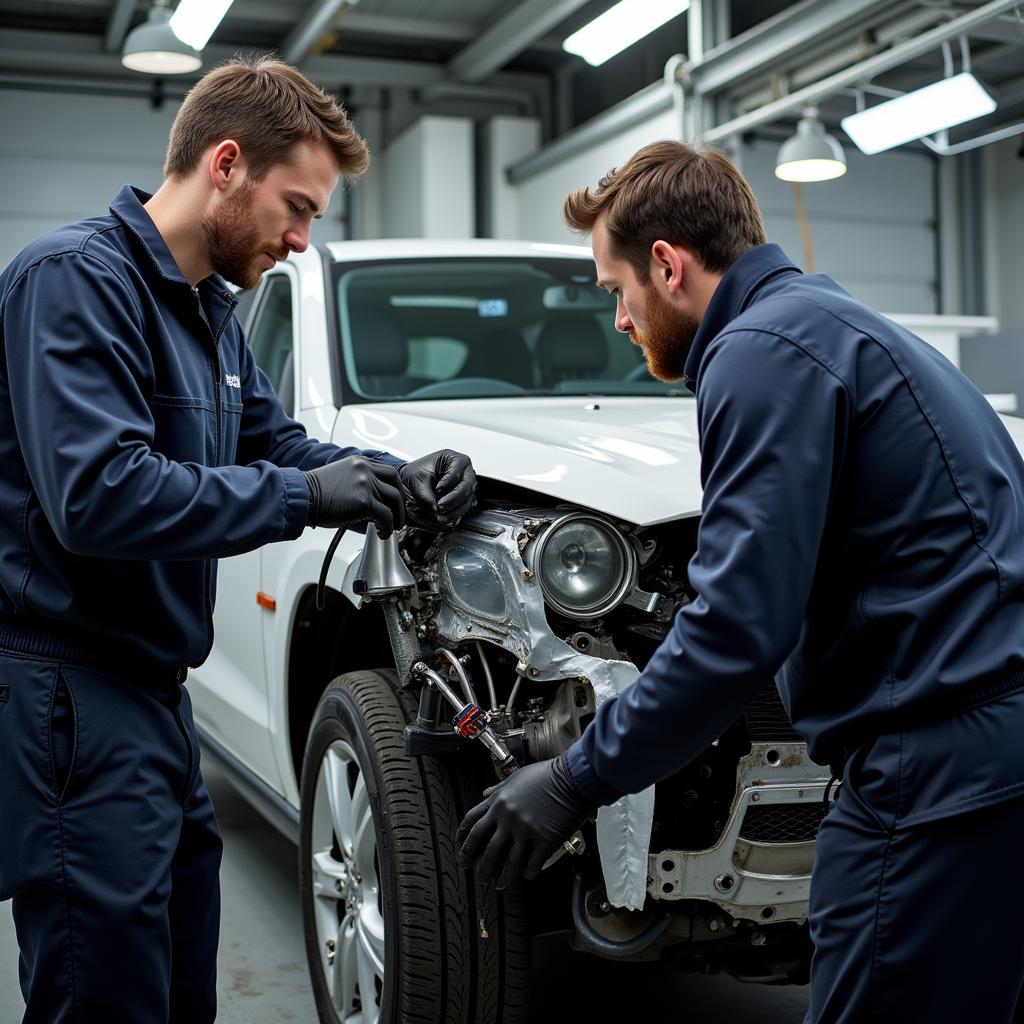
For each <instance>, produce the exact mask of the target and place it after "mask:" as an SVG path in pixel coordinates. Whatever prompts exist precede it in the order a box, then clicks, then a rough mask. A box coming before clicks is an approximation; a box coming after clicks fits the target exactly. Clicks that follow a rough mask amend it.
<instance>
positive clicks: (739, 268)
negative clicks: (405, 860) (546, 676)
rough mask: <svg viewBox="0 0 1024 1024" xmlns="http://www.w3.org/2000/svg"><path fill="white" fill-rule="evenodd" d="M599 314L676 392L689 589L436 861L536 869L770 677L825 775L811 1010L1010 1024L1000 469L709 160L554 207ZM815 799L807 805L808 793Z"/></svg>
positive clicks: (1005, 458)
mask: <svg viewBox="0 0 1024 1024" xmlns="http://www.w3.org/2000/svg"><path fill="white" fill-rule="evenodd" d="M563 212H564V215H565V219H566V221H567V223H568V224H569V225H570V227H572V228H574V229H576V230H577V231H580V232H587V233H589V234H590V235H591V242H592V247H593V252H594V261H595V264H596V267H597V278H598V283H599V284H600V285H602V286H603V287H605V288H606V289H607V290H608V291H609V292H611V293H612V294H613V295H615V296H616V299H617V304H616V311H615V326H616V327H617V329H618V330H620V331H622V332H623V333H627V334H628V335H629V337H630V340H631V341H632V342H633V343H634V344H637V345H639V346H641V348H642V349H643V351H644V354H645V356H646V358H647V364H648V367H649V369H650V372H651V374H652V375H653V376H655V377H657V378H658V379H660V380H666V381H671V380H679V379H683V380H685V382H686V385H687V387H688V388H689V389H690V390H691V391H693V392H694V394H695V396H696V404H697V424H698V435H699V441H700V447H701V481H702V485H703V489H704V493H703V501H702V510H701V523H700V530H699V535H698V544H697V552H696V554H695V555H694V557H693V558H692V559H691V561H690V563H689V580H690V584H691V586H692V587H693V589H694V590H695V591H696V593H697V598H696V600H694V601H692V602H691V603H689V604H686V605H683V606H681V607H680V608H679V610H678V612H677V614H676V617H675V621H674V623H673V627H672V629H671V631H670V632H669V634H668V636H667V637H666V639H665V640H664V642H663V643H662V644H661V646H660V647H659V648H658V650H657V651H656V652H655V654H654V655H653V656H652V658H651V660H650V661H649V662H648V664H647V665H646V667H645V668H644V669H643V671H642V672H641V674H640V676H639V678H638V679H637V680H636V682H635V683H634V684H633V685H632V686H630V687H629V688H628V689H626V690H625V691H624V692H623V693H622V694H620V695H619V696H618V697H613V698H611V699H609V700H608V701H606V702H605V703H604V704H602V705H601V707H600V708H599V710H598V712H597V714H596V715H595V717H594V719H593V721H592V722H591V723H590V724H589V725H588V726H587V728H586V730H585V732H584V734H583V736H582V737H581V738H580V739H579V740H578V741H577V742H576V743H574V744H573V745H572V746H571V747H570V748H569V749H568V751H566V753H565V754H563V755H561V756H560V757H557V758H554V759H552V760H550V761H544V762H539V763H535V764H530V765H527V766H526V767H525V768H523V769H521V770H520V771H519V772H516V773H515V774H514V775H512V776H511V777H510V778H509V779H507V780H505V781H504V782H502V783H501V784H500V785H498V786H496V787H494V788H493V789H492V790H490V791H488V793H489V795H488V796H487V798H486V799H485V800H484V801H483V802H482V803H480V804H478V805H477V806H476V807H475V808H473V809H472V810H471V811H470V812H469V813H468V814H467V816H466V819H465V821H464V822H463V824H462V826H461V828H460V842H461V843H462V848H461V853H460V856H461V858H462V860H463V861H464V862H465V863H471V862H474V861H478V862H479V866H478V871H479V873H480V874H482V875H483V876H485V877H488V876H491V875H494V876H496V877H497V881H498V885H499V886H505V885H509V884H511V883H512V882H514V881H516V880H517V879H518V878H519V877H520V876H521V875H522V876H525V877H526V878H533V877H535V876H536V874H537V873H538V872H539V870H540V868H541V866H542V865H543V864H544V863H545V861H546V860H547V859H548V858H549V857H550V856H551V855H552V854H553V853H554V852H555V851H556V850H557V849H558V847H559V845H560V844H561V843H562V842H563V841H564V840H566V839H567V838H568V837H569V836H570V835H572V833H573V832H574V831H575V830H576V829H577V828H579V827H580V826H581V824H582V823H583V822H584V821H585V819H587V818H588V817H589V816H591V815H592V814H593V813H594V810H595V808H596V807H598V806H600V805H602V804H610V803H613V802H614V801H615V800H617V799H618V798H619V797H620V796H622V795H623V794H626V793H638V792H640V791H642V790H644V789H646V788H647V787H649V786H652V785H653V784H655V783H657V782H659V781H661V780H662V779H666V778H668V777H669V776H672V775H674V774H675V773H676V772H678V771H680V770H682V769H683V768H685V766H686V765H687V764H689V763H690V762H691V761H692V760H693V759H694V758H695V757H696V756H697V755H698V754H700V753H701V752H702V751H704V750H706V749H707V747H708V746H709V745H710V744H711V743H712V742H713V741H714V740H715V738H716V737H718V736H721V735H722V734H723V733H724V732H725V730H726V729H728V728H729V726H730V725H731V724H732V723H734V722H735V721H736V720H737V719H738V718H739V716H740V715H741V714H742V713H743V711H744V709H745V707H746V706H747V704H748V703H749V702H750V701H751V700H752V699H753V698H754V697H755V696H756V695H757V693H758V691H759V690H760V689H761V688H762V687H763V686H765V685H772V682H771V681H772V680H773V679H774V681H775V684H776V685H777V686H778V689H779V692H780V695H781V697H782V699H783V702H784V704H785V706H786V710H787V712H788V713H789V717H790V719H791V720H792V723H793V726H794V727H795V728H796V730H797V731H798V732H799V733H800V734H801V735H802V736H803V738H804V739H805V740H806V742H807V746H808V752H809V754H810V756H811V757H812V758H813V759H814V760H815V761H817V762H818V763H820V764H825V765H831V766H832V772H833V776H834V777H835V778H840V779H842V785H841V787H840V789H839V794H840V795H839V796H838V798H837V799H836V801H835V802H834V803H833V804H831V805H829V813H828V814H827V815H826V816H825V818H824V822H823V824H822V826H821V829H820V831H819V834H818V839H817V846H816V851H815V858H814V872H813V877H812V881H811V889H810V903H809V911H808V916H809V933H810V938H811V939H812V940H813V943H814V957H813V963H812V971H811V997H810V1010H809V1012H808V1015H807V1018H806V1022H807V1024H861V1022H863V1021H867V1020H869V1019H870V1020H871V1021H875V1022H879V1024H902V1022H904V1021H911V1020H913V1021H926V1020H928V1021H961V1020H978V1021H982V1020H983V1021H986V1022H992V1024H995V1022H1000V1024H1008V1022H1009V1021H1010V1018H1011V1016H1012V1015H1013V1012H1014V1005H1015V1003H1016V1001H1017V998H1018V994H1019V993H1020V991H1021V985H1022V982H1024V942H1022V941H1021V938H1020V935H1019V928H1018V924H1017V922H1018V920H1019V919H1020V917H1021V915H1022V914H1024V888H1022V887H1020V886H1009V887H1003V888H1002V889H1001V890H1000V899H999V912H998V914H992V912H991V906H992V903H991V871H992V868H993V866H994V865H995V864H998V863H1000V862H1001V860H1002V859H1003V857H1004V856H1005V851H1006V850H1007V849H1014V848H1015V847H1016V844H1017V842H1018V840H1019V837H1020V836H1021V835H1024V743H1021V742H1020V737H1021V736H1022V735H1024V554H1022V553H1024V463H1022V461H1021V457H1020V455H1019V453H1018V451H1017V448H1016V447H1015V445H1014V443H1013V441H1012V439H1011V438H1010V435H1009V434H1008V432H1007V430H1006V428H1005V427H1004V425H1003V424H1002V422H1001V421H1000V419H999V417H998V416H997V415H996V414H995V412H994V411H993V409H992V407H991V406H990V405H989V404H988V402H987V401H986V400H985V397H984V396H983V395H982V394H980V393H979V392H978V390H977V389H976V388H975V387H974V386H973V385H972V384H971V382H970V381H969V380H967V378H966V377H964V376H963V375H962V374H961V373H960V371H959V370H958V369H957V368H956V367H955V366H954V365H953V364H952V363H951V362H950V361H949V360H948V359H946V358H945V356H943V355H941V354H940V353H939V352H937V351H936V350H935V349H933V348H932V347H931V346H929V345H927V344H926V343H924V342H923V341H921V339H919V338H916V337H914V335H912V334H910V333H909V332H908V331H906V330H904V329H903V328H901V327H899V326H897V325H896V324H894V323H893V322H892V321H890V320H888V319H886V318H885V317H883V316H881V315H880V314H878V313H876V312H874V311H873V310H871V309H868V308H867V307H866V306H864V305H863V304H861V303H859V302H858V301H857V300H856V299H854V298H853V297H852V296H851V295H849V294H848V293H847V292H845V291H844V290H843V289H842V288H841V287H840V286H839V285H837V284H836V283H835V282H834V281H832V280H831V279H830V278H828V277H826V276H825V275H822V274H816V275H805V274H802V273H801V272H800V270H799V269H798V268H797V267H796V266H794V264H793V263H792V262H791V261H790V260H789V259H788V258H787V257H786V254H785V253H784V252H783V251H782V250H781V249H780V248H779V247H778V246H776V245H770V244H768V242H767V239H766V236H765V231H764V225H763V222H762V218H761V212H760V210H759V208H758V204H757V201H756V199H755V198H754V194H753V192H752V191H751V189H750V186H749V185H748V184H747V182H746V181H745V180H744V179H743V177H742V176H741V175H740V173H739V172H738V171H737V170H736V168H735V167H734V166H733V165H732V164H731V163H730V162H729V161H728V160H727V159H726V158H725V157H724V156H722V155H721V154H719V153H715V152H713V151H710V150H697V149H694V148H693V147H691V146H688V145H686V144H685V143H682V142H675V141H665V142H657V143H653V144H651V145H649V146H646V147H645V148H644V149H641V150H640V151H639V152H637V153H636V154H635V155H634V156H633V157H632V158H631V159H630V160H629V161H628V162H627V163H626V164H625V165H624V166H623V167H621V168H619V169H617V170H614V171H611V172H610V173H609V174H607V175H606V176H605V177H604V178H602V179H601V180H600V182H599V183H598V185H597V188H596V189H595V190H593V191H591V190H590V189H589V188H583V189H579V190H578V191H576V192H574V193H572V194H571V195H570V196H569V197H568V198H567V199H566V201H565V205H564V211H563ZM830 789H831V786H830V787H829V789H826V790H825V791H824V795H825V799H826V800H827V799H828V796H829V791H830Z"/></svg>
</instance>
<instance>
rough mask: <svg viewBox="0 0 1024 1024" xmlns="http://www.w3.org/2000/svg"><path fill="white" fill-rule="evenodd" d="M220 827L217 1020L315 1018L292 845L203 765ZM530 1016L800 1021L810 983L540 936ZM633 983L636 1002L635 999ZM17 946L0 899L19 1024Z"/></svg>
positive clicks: (7, 991) (251, 1023)
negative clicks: (658, 963)
mask: <svg viewBox="0 0 1024 1024" xmlns="http://www.w3.org/2000/svg"><path fill="white" fill-rule="evenodd" d="M204 770H205V772H206V776H207V782H208V784H209V787H210V790H211V792H212V793H213V798H214V802H215V803H216V806H217V816H218V818H219V819H220V823H221V828H222V830H223V832H224V866H223V869H222V871H221V883H222V889H223V920H222V925H221V944H220V955H219V957H218V969H219V978H220V984H219V990H220V1013H219V1016H218V1021H219V1022H221V1024H285V1022H289V1021H300V1022H303V1024H315V1022H316V1013H315V1011H314V1009H313V1000H312V997H311V996H310V993H309V984H308V981H307V977H306V960H305V953H304V951H303V948H302V926H301V920H300V914H299V907H298V897H297V892H296V867H295V849H294V847H292V846H291V844H290V843H288V842H287V841H286V840H285V839H283V838H282V837H281V836H280V835H279V834H278V833H277V832H276V831H274V829H273V828H271V827H270V826H269V825H268V824H266V822H265V821H264V820H263V819H262V818H261V817H260V816H259V815H258V814H256V812H255V811H252V810H251V809H250V808H249V807H248V805H247V804H245V803H244V802H243V801H242V799H241V798H240V797H239V796H238V795H237V794H236V793H235V792H234V790H232V789H231V787H230V785H229V784H228V783H227V781H226V780H225V779H224V777H223V776H222V775H220V774H218V773H217V772H216V771H215V770H214V769H212V768H206V769H204ZM535 960H536V967H535V969H534V976H533V990H534V1007H533V1011H532V1012H531V1014H530V1021H531V1024H556V1022H557V1024H564V1021H565V1020H567V1019H575V1020H586V1019H588V1018H589V1019H590V1020H593V1021H607V1020H614V1019H619V1020H636V1019H638V1015H639V1014H643V1016H644V1017H648V1016H649V1015H653V1014H662V1015H664V1016H665V1019H667V1020H673V1019H675V1020H682V1019H685V1020H686V1021H687V1024H711V1022H714V1024H733V1022H736V1024H740V1022H742V1024H749V1022H750V1021H751V1020H756V1021H757V1022H758V1024H800V1022H801V1021H802V1019H803V1014H804V1011H805V1010H806V1008H807V989H806V988H794V987H787V988H771V987H765V986H755V985H742V984H740V983H738V982H735V981H733V980H732V979H730V978H726V977H713V978H704V977H695V976H690V975H676V974H672V973H662V972H659V971H658V970H657V969H656V968H654V969H652V968H650V967H648V966H647V965H629V964H621V965H620V964H616V965H609V964H607V963H605V962H603V961H598V960H596V959H593V958H590V957H581V956H575V955H573V954H571V953H570V952H569V951H568V950H567V949H563V948H561V942H558V943H557V944H555V945H553V946H552V945H551V944H550V943H546V944H545V948H544V951H543V955H542V956H537V957H535ZM638 990H639V992H640V993H642V994H641V996H640V998H641V999H642V1001H643V1002H642V1006H638V1005H637V1001H636V998H637V997H636V996H635V995H634V994H633V993H635V992H637V991H638ZM23 1009H24V1003H23V1002H22V999H21V993H20V990H19V988H18V971H17V946H16V944H15V940H14V925H13V923H12V921H11V910H10V904H9V903H4V904H0V1024H18V1022H19V1021H20V1020H21V1015H22V1011H23Z"/></svg>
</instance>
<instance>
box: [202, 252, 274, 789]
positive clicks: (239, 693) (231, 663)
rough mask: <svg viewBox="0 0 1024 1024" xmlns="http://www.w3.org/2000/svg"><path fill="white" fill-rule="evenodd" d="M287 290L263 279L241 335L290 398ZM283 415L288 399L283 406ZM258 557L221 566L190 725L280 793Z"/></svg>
mask: <svg viewBox="0 0 1024 1024" xmlns="http://www.w3.org/2000/svg"><path fill="white" fill-rule="evenodd" d="M293 307H294V285H293V281H292V277H291V275H290V274H289V273H288V272H287V271H285V270H283V269H282V270H281V271H279V272H275V273H272V274H267V275H266V276H265V278H264V281H263V284H262V285H261V286H260V288H259V290H258V292H257V294H256V298H255V302H254V304H253V311H252V316H251V318H250V320H251V322H250V324H249V330H248V332H247V336H248V342H249V345H250V346H251V348H252V351H253V356H254V358H255V360H256V363H257V365H259V366H260V368H261V369H262V370H263V371H264V372H265V373H266V374H267V376H268V377H269V378H270V381H271V383H272V384H273V385H274V386H275V388H277V389H278V391H279V394H280V393H282V391H283V392H285V394H286V395H287V394H288V393H289V392H290V388H291V385H290V379H291V378H290V366H291V358H292V357H291V353H292V345H293V332H294V328H293V324H294V309H293ZM284 404H285V407H286V408H287V407H288V406H289V405H290V404H291V399H290V398H287V399H286V400H285V402H284ZM261 560H262V551H261V550H256V551H250V552H247V553H246V554H243V555H236V556H234V557H233V558H224V559H221V561H220V566H219V570H218V579H217V604H216V609H215V612H214V636H215V642H214V647H213V651H212V652H211V654H210V657H209V658H208V659H207V661H206V664H205V665H203V666H202V667H201V668H200V669H197V670H196V672H195V673H193V676H192V684H191V689H192V692H193V697H194V704H195V713H196V718H197V719H198V720H199V722H200V724H201V725H202V726H203V728H204V729H205V730H206V731H207V732H208V733H209V734H210V735H211V736H212V737H213V738H214V739H215V740H217V741H218V742H219V743H220V744H221V745H222V746H223V747H225V748H226V750H227V751H228V753H230V754H231V755H232V756H233V757H234V758H235V759H236V760H237V761H239V762H241V763H242V764H243V765H245V767H247V768H249V769H250V770H251V771H252V772H254V773H255V774H256V775H258V776H259V777H260V778H261V779H262V780H263V781H264V782H266V783H267V785H269V786H270V787H271V788H272V789H274V790H275V791H277V792H282V784H281V778H280V774H279V772H278V768H277V762H276V759H275V756H274V751H273V746H272V743H271V737H270V728H269V716H268V699H267V672H266V666H265V662H264V657H263V645H262V643H261V637H262V631H263V615H264V614H265V610H264V605H261V603H260V602H261V601H263V602H264V604H265V602H266V597H265V596H264V595H262V592H261V589H260V582H261V574H262V568H261V565H262V562H261Z"/></svg>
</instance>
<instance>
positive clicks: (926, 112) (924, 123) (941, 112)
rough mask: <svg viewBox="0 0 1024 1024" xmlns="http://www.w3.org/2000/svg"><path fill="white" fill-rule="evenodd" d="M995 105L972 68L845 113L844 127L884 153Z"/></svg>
mask: <svg viewBox="0 0 1024 1024" xmlns="http://www.w3.org/2000/svg"><path fill="white" fill-rule="evenodd" d="M995 109H996V101H995V100H994V99H992V97H991V96H989V94H988V93H987V92H985V90H984V88H982V85H981V83H980V82H979V81H978V80H977V79H976V78H975V77H974V75H972V74H971V73H970V72H969V71H963V72H961V73H960V74H959V75H953V76H952V77H951V78H943V79H942V80H941V81H939V82H934V83H932V84H931V85H926V86H925V87H924V88H923V89H915V90H914V91H913V92H908V93H906V94H905V95H903V96H898V97H897V98H896V99H894V100H887V101H886V102H885V103H878V104H876V105H875V106H873V107H868V108H867V109H866V110H859V111H858V112H857V113H856V114H850V115H849V116H847V117H844V118H843V119H842V121H840V122H839V123H840V124H841V125H842V126H843V131H844V132H846V134H847V135H849V136H850V138H851V139H853V141H854V143H855V144H856V145H857V147H858V148H859V149H860V150H862V151H863V152H865V153H869V154H871V153H881V152H883V151H884V150H886V149H892V148H893V147H894V146H902V145H903V144H904V143H905V142H913V140H914V139H920V138H921V137H922V136H925V135H931V134H932V133H933V132H939V131H942V130H943V129H944V128H952V127H953V126H954V125H957V124H963V123H964V122H965V121H972V120H974V118H976V117H983V116H984V115H985V114H991V113H992V111H993V110H995Z"/></svg>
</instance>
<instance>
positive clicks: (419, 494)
mask: <svg viewBox="0 0 1024 1024" xmlns="http://www.w3.org/2000/svg"><path fill="white" fill-rule="evenodd" d="M398 476H399V478H400V479H401V481H402V494H403V495H404V497H405V513H406V515H407V516H408V518H409V522H410V523H412V525H413V526H418V527H420V528H421V529H424V530H434V531H435V532H436V531H440V530H442V529H444V527H446V526H453V525H454V524H455V523H457V522H458V521H459V520H460V519H461V518H462V517H463V516H464V515H465V514H466V513H467V512H468V511H469V510H470V509H471V508H472V507H473V495H474V494H475V493H476V473H474V472H473V463H472V462H470V461H469V456H468V455H462V454H460V453H459V452H453V451H452V450H451V449H450V448H442V449H441V451H439V452H432V453H431V454H430V455H424V456H423V458H422V459H413V461H412V462H407V463H406V464H405V465H404V466H400V467H399V469H398Z"/></svg>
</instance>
